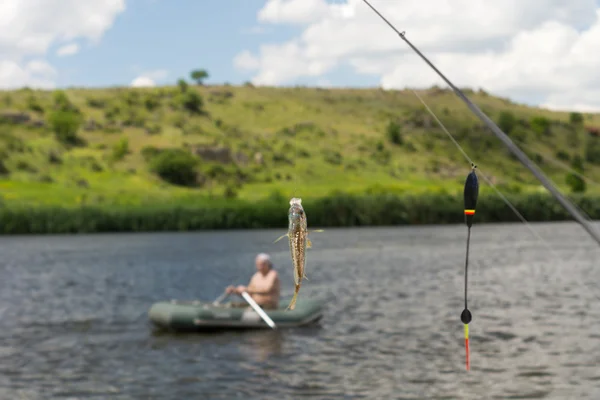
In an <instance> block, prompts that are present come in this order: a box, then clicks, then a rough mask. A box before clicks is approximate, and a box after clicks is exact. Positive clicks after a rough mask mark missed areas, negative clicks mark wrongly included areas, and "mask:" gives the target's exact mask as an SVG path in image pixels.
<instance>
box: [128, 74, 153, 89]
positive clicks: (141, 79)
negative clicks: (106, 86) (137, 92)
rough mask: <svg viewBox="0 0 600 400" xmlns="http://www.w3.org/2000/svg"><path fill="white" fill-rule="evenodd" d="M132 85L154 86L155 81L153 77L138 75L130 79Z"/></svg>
mask: <svg viewBox="0 0 600 400" xmlns="http://www.w3.org/2000/svg"><path fill="white" fill-rule="evenodd" d="M131 86H132V87H154V86H156V82H154V79H152V78H149V77H147V76H138V77H137V78H135V79H134V80H132V81H131Z"/></svg>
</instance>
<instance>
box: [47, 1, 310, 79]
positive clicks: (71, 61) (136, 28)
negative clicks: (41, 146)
mask: <svg viewBox="0 0 600 400" xmlns="http://www.w3.org/2000/svg"><path fill="white" fill-rule="evenodd" d="M262 6H264V1H262V0H244V1H235V2H234V1H185V2H171V1H164V0H154V1H152V0H132V1H128V2H127V10H126V11H125V12H124V13H122V14H120V15H119V16H118V17H117V19H116V21H115V23H114V25H113V26H112V28H110V29H109V30H108V31H107V32H106V33H105V34H104V36H103V37H102V39H101V41H100V42H99V43H98V44H91V43H89V42H87V41H79V42H78V43H79V44H80V46H81V50H80V52H79V53H77V54H75V55H72V56H68V57H59V56H56V50H57V48H58V47H59V46H55V47H54V48H52V49H50V52H49V56H48V60H49V62H50V64H52V65H53V66H55V67H56V69H57V70H58V71H59V72H60V73H59V79H58V82H57V83H58V86H61V87H64V86H114V85H119V86H121V85H129V83H130V82H131V81H132V80H133V79H134V78H135V77H137V76H138V75H140V74H141V73H142V72H143V71H152V70H163V69H164V70H167V71H168V73H169V74H168V76H167V77H166V78H164V79H157V80H156V81H157V84H164V83H171V82H175V81H176V80H177V79H178V78H179V77H185V78H188V77H189V72H190V71H191V70H192V69H194V68H205V69H206V70H208V71H209V74H210V78H209V80H208V81H207V82H212V83H222V82H230V83H242V82H244V81H247V80H249V79H250V78H251V74H250V73H246V72H243V71H238V70H236V69H235V68H234V66H233V59H234V57H235V56H236V54H238V53H239V52H240V51H242V50H245V49H249V50H251V51H256V50H257V49H258V47H259V45H260V43H262V42H269V41H274V42H278V41H282V40H286V39H289V38H291V37H292V36H293V35H294V34H297V33H298V32H299V31H298V30H297V29H293V28H291V27H288V26H278V25H274V26H269V27H267V28H268V30H265V31H264V32H263V33H260V34H258V33H251V32H252V29H253V28H255V27H256V26H257V23H256V14H257V12H258V11H259V9H260V8H261V7H262Z"/></svg>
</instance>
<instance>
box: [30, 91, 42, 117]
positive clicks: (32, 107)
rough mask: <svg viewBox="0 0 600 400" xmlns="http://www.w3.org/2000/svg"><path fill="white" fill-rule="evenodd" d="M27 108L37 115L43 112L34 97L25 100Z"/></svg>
mask: <svg viewBox="0 0 600 400" xmlns="http://www.w3.org/2000/svg"><path fill="white" fill-rule="evenodd" d="M27 108H29V109H30V110H31V111H35V112H37V113H43V112H44V107H42V105H41V104H40V102H39V100H38V99H37V97H35V96H34V95H31V96H29V97H28V98H27Z"/></svg>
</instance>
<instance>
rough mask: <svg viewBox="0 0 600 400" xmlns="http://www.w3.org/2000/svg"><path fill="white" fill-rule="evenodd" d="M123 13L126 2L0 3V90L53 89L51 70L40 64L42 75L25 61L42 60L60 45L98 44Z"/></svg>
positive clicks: (14, 0) (26, 0) (42, 0)
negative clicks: (43, 69) (84, 42)
mask: <svg viewBox="0 0 600 400" xmlns="http://www.w3.org/2000/svg"><path fill="white" fill-rule="evenodd" d="M124 10H125V0H95V1H79V0H2V1H0V54H2V60H3V61H2V62H0V88H12V87H18V86H19V85H20V86H23V85H28V86H31V87H51V86H54V80H55V79H56V74H55V73H53V74H48V68H51V67H50V66H48V65H47V64H46V63H45V62H43V61H42V63H44V65H46V66H47V67H48V68H46V70H45V71H42V72H41V71H38V70H36V69H35V68H34V69H33V70H32V69H31V68H32V67H31V65H29V64H27V62H28V60H30V59H31V58H32V57H43V56H44V55H46V54H47V52H48V49H49V48H50V46H52V45H54V44H60V43H61V42H65V41H72V40H74V39H77V38H83V39H88V40H90V41H92V42H97V41H99V40H100V38H101V37H102V35H103V34H104V32H105V31H106V30H107V29H109V28H110V27H111V26H112V24H113V22H114V20H115V18H116V16H117V15H118V14H120V13H122V12H123V11H124ZM68 46H69V45H67V46H65V47H68ZM65 47H63V48H62V49H63V51H64V49H65ZM70 50H71V51H72V50H73V49H72V48H71V49H70ZM38 65H41V64H38Z"/></svg>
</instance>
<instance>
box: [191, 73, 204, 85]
mask: <svg viewBox="0 0 600 400" xmlns="http://www.w3.org/2000/svg"><path fill="white" fill-rule="evenodd" d="M190 77H191V78H192V80H194V81H196V83H197V84H198V85H203V84H204V80H205V79H207V78H208V72H207V71H206V70H205V69H196V70H194V71H192V72H191V73H190Z"/></svg>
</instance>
